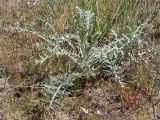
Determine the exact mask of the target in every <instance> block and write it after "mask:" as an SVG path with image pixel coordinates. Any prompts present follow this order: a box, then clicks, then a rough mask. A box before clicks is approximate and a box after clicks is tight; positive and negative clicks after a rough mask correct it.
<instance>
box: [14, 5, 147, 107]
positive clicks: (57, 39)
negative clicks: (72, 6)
mask: <svg viewBox="0 0 160 120" xmlns="http://www.w3.org/2000/svg"><path fill="white" fill-rule="evenodd" d="M75 18H76V20H75V24H76V32H74V33H65V34H56V35H48V36H45V35H43V34H40V33H39V32H37V31H34V30H28V29H22V28H18V27H17V28H16V29H17V30H20V31H26V32H30V33H32V34H34V35H37V36H39V37H41V38H42V39H43V40H44V41H45V42H47V43H48V46H47V47H46V45H45V44H44V43H43V42H42V43H37V47H38V48H39V49H43V51H42V53H41V55H39V58H40V59H38V60H35V64H36V65H43V64H46V61H49V62H48V63H50V61H52V59H54V58H64V59H67V60H69V61H71V64H70V65H69V67H68V70H66V72H65V73H64V74H58V75H54V74H52V72H53V71H50V73H49V83H46V84H45V85H44V90H46V91H47V93H49V94H50V95H52V97H51V100H50V105H49V109H50V108H51V106H52V103H53V102H56V103H57V102H60V101H59V100H60V99H61V98H63V96H66V95H68V94H69V93H68V92H67V91H66V90H67V89H68V87H70V86H73V85H74V84H73V82H74V81H75V80H77V79H79V78H90V77H95V76H97V75H99V74H100V72H104V73H105V74H106V76H107V75H109V74H112V75H114V77H115V80H116V82H117V83H118V84H119V85H120V86H121V87H123V83H122V80H121V69H120V67H119V66H120V64H122V63H124V62H125V55H126V53H125V49H127V48H130V46H131V45H132V44H134V43H137V44H139V41H140V38H139V35H140V31H141V30H142V28H143V27H144V26H145V24H142V25H141V26H139V27H136V29H135V30H134V31H132V32H131V33H130V34H129V35H128V36H126V35H123V36H122V37H121V38H119V37H118V35H117V34H116V32H114V31H112V33H113V35H114V36H115V41H113V42H110V43H109V44H108V45H104V46H102V47H99V46H98V39H99V37H100V36H101V32H99V31H96V32H95V31H94V27H95V24H94V20H95V14H94V13H91V11H86V10H82V9H80V8H79V7H76V17H75ZM45 21H46V20H44V19H43V22H45ZM48 23H49V22H48ZM45 25H46V24H45ZM127 54H128V55H129V56H130V57H132V59H133V60H134V57H133V56H134V53H132V52H128V53H127ZM72 63H73V64H74V65H75V66H76V67H75V69H74V70H72V69H71V66H72ZM100 68H102V71H100ZM105 68H109V69H105Z"/></svg>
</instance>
